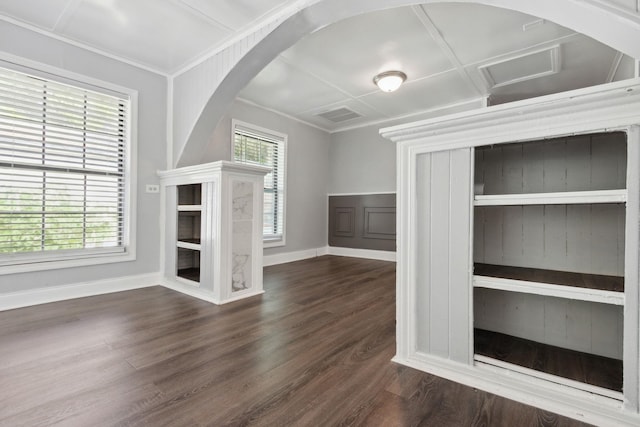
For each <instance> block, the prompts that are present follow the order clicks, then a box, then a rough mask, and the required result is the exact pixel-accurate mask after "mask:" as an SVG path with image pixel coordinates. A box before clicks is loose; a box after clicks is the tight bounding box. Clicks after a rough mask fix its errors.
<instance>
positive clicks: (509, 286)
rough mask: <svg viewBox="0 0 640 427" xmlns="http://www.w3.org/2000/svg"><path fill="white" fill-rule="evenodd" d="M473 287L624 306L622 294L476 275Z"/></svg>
mask: <svg viewBox="0 0 640 427" xmlns="http://www.w3.org/2000/svg"><path fill="white" fill-rule="evenodd" d="M473 286H474V287H476V288H485V289H496V290H500V291H509V292H520V293H525V294H535V295H544V296H550V297H558V298H567V299H574V300H581V301H591V302H599V303H603V304H612V305H624V292H615V291H604V290H600V289H589V288H578V287H574V286H565V285H554V284H549V283H540V282H530V281H525V280H515V279H503V278H501V277H489V276H476V275H474V276H473Z"/></svg>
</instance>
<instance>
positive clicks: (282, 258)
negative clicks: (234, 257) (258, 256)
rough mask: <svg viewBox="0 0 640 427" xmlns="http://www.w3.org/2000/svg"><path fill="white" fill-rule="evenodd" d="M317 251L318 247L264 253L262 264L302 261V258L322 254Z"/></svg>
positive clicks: (265, 265) (266, 265)
mask: <svg viewBox="0 0 640 427" xmlns="http://www.w3.org/2000/svg"><path fill="white" fill-rule="evenodd" d="M318 251H319V249H305V250H302V251H294V252H285V253H279V254H271V255H265V256H263V257H262V266H263V267H269V266H271V265H278V264H286V263H288V262H294V261H302V260H303V259H309V258H315V257H317V256H320V255H324V254H319V253H318Z"/></svg>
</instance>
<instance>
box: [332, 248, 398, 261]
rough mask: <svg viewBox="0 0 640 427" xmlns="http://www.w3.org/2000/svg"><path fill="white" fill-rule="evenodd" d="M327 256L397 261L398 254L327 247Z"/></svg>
mask: <svg viewBox="0 0 640 427" xmlns="http://www.w3.org/2000/svg"><path fill="white" fill-rule="evenodd" d="M327 255H336V256H349V257H354V258H367V259H377V260H380V261H393V262H395V261H396V253H395V252H391V251H375V250H372V249H353V248H339V247H335V246H328V247H327Z"/></svg>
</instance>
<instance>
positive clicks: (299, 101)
mask: <svg viewBox="0 0 640 427" xmlns="http://www.w3.org/2000/svg"><path fill="white" fill-rule="evenodd" d="M293 3H294V0H47V1H42V0H0V18H3V19H5V20H9V21H11V22H16V23H19V24H20V25H25V26H28V27H35V28H37V29H38V30H40V31H44V32H49V33H51V34H53V35H55V36H56V37H59V38H63V39H67V40H70V41H72V42H74V43H77V44H81V45H84V46H87V47H90V48H92V49H94V50H98V51H101V52H105V53H107V54H109V55H111V56H115V57H118V58H122V59H124V60H126V61H128V62H131V63H134V64H139V65H141V66H143V67H145V68H147V69H151V70H155V71H157V72H160V73H163V74H169V75H171V74H173V73H175V72H177V71H179V70H181V69H183V68H184V67H186V66H188V65H189V64H191V63H193V62H194V61H197V60H198V59H200V58H202V57H203V56H204V55H206V54H207V53H209V52H212V51H214V50H215V49H216V47H219V46H221V45H223V44H225V43H227V42H228V41H229V40H231V39H232V38H233V37H234V36H237V35H238V34H239V33H242V32H244V31H246V30H247V29H249V28H251V27H252V26H254V25H256V24H257V23H259V22H260V21H262V20H267V19H269V17H270V16H274V15H275V14H277V13H279V12H281V11H282V10H283V9H284V8H285V7H287V6H290V5H291V4H293ZM621 60H622V61H621ZM630 61H631V60H630V58H626V57H623V56H622V55H620V54H618V52H616V51H614V50H613V49H611V48H609V47H607V46H604V45H602V44H601V43H598V42H596V41H595V40H593V39H590V38H588V37H586V36H584V35H581V34H576V33H574V32H572V31H571V30H568V29H566V28H563V27H560V26H558V25H555V24H553V23H551V22H544V21H541V20H539V19H538V18H536V17H532V16H528V15H524V14H521V13H517V12H512V11H508V10H503V9H497V8H492V7H489V6H480V5H473V4H462V3H448V4H430V5H424V6H414V7H404V8H397V9H390V10H386V11H382V12H376V13H370V14H366V15H361V16H357V17H354V18H351V19H348V20H345V21H341V22H338V23H336V24H334V25H331V26H329V27H326V28H324V29H322V30H320V31H318V32H316V33H314V34H312V35H310V36H307V37H306V38H304V39H303V40H301V41H300V42H298V43H297V44H296V45H294V46H293V47H292V48H290V49H289V50H287V51H285V52H283V53H282V54H281V55H280V56H279V57H278V58H276V60H274V61H273V62H272V63H271V64H270V65H269V66H267V67H266V68H265V69H264V70H263V71H262V72H261V73H260V74H259V75H258V76H257V77H256V78H255V79H254V80H253V81H252V82H251V83H250V84H249V85H248V86H247V87H246V88H245V89H244V90H243V91H242V92H241V93H240V98H242V99H244V100H246V101H248V102H250V103H253V104H257V105H259V106H262V107H266V108H269V109H272V110H276V111H279V112H281V113H284V114H287V115H289V116H292V117H294V118H296V119H298V120H301V121H304V122H307V123H310V124H312V125H314V126H317V127H319V128H322V129H324V130H327V131H339V130H344V129H348V128H352V127H358V126H363V125H366V124H370V123H383V122H385V121H388V120H391V119H393V118H397V117H406V116H412V117H416V118H419V117H421V116H422V115H424V114H433V112H434V111H437V110H439V109H443V108H446V107H449V106H455V105H459V104H464V103H469V102H472V101H474V100H476V102H477V100H478V99H480V98H482V97H485V96H490V97H491V100H492V102H493V103H500V102H506V101H511V100H517V99H523V98H528V97H532V96H538V95H544V94H548V93H554V92H560V91H564V90H570V89H576V88H580V87H586V86H591V85H596V84H601V83H605V82H607V81H610V80H612V79H614V78H616V70H618V75H622V76H623V77H631V76H630V75H625V73H626V74H629V73H630V71H629V70H632V68H633V67H629V66H628V62H630ZM618 64H620V65H621V66H620V67H619V68H618ZM391 69H399V70H402V71H404V72H405V73H406V74H407V76H408V80H407V82H406V83H405V84H404V85H403V86H402V87H401V88H400V89H399V90H398V91H397V92H394V93H391V94H388V93H382V92H380V91H378V90H376V87H375V86H374V85H373V82H372V79H373V76H374V75H375V74H377V73H379V72H382V71H387V70H391ZM339 108H348V109H350V110H352V111H355V112H356V113H358V114H359V115H361V117H358V118H355V119H350V120H347V121H344V122H339V123H334V122H332V121H330V120H328V119H326V118H323V117H320V116H318V114H320V113H324V112H327V111H332V110H335V109H339Z"/></svg>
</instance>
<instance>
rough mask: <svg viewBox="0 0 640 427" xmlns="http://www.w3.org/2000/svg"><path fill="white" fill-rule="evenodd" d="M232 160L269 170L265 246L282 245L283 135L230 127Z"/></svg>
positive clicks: (266, 192)
mask: <svg viewBox="0 0 640 427" xmlns="http://www.w3.org/2000/svg"><path fill="white" fill-rule="evenodd" d="M233 129H234V134H233V159H234V161H236V162H240V163H248V164H253V165H262V166H267V167H270V168H271V172H269V173H268V174H267V175H266V176H265V177H264V220H263V236H264V240H265V243H270V242H271V243H279V242H280V243H283V242H284V225H285V222H284V216H285V160H286V139H287V137H286V135H282V134H278V133H276V132H272V131H268V130H265V129H259V128H256V127H253V126H251V125H248V124H246V123H245V124H239V123H238V122H236V121H234V125H233Z"/></svg>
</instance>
